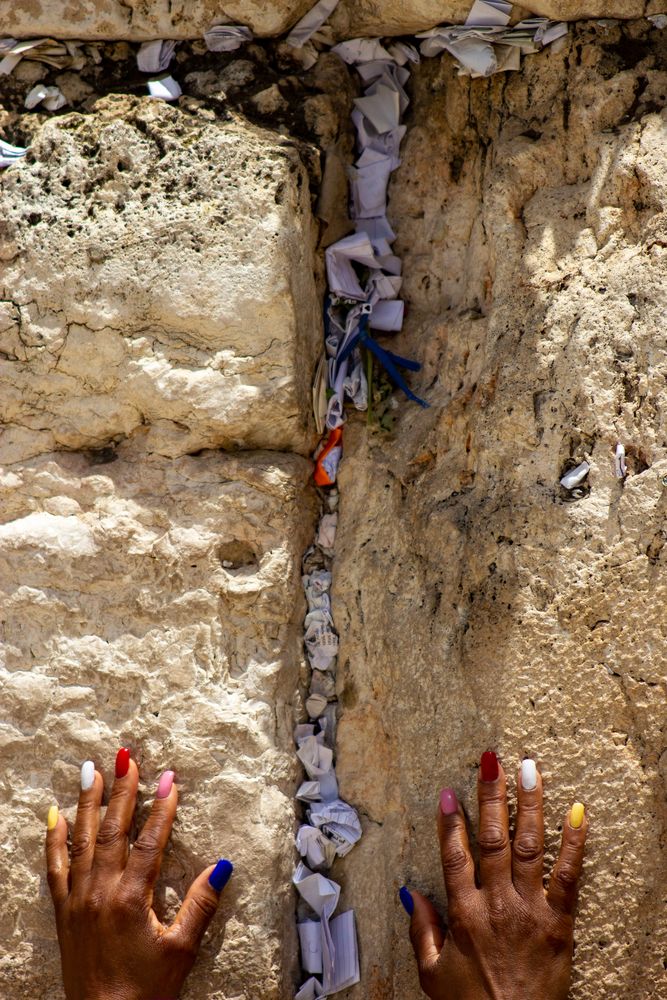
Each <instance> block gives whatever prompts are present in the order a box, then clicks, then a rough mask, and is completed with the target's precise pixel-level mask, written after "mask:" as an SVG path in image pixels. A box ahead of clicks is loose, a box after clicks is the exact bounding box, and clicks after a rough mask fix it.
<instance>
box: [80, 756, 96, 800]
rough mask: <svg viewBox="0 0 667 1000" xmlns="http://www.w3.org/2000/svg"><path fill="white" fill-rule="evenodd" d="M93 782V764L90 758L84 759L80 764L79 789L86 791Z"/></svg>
mask: <svg viewBox="0 0 667 1000" xmlns="http://www.w3.org/2000/svg"><path fill="white" fill-rule="evenodd" d="M94 783H95V765H94V764H93V762H92V760H85V761H84V762H83V764H82V765H81V791H82V792H87V791H88V789H89V788H92V787H93V785H94Z"/></svg>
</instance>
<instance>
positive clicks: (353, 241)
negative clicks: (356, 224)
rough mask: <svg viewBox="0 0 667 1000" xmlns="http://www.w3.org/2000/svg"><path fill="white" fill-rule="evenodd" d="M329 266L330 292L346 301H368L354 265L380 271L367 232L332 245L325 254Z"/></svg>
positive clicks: (346, 237)
mask: <svg viewBox="0 0 667 1000" xmlns="http://www.w3.org/2000/svg"><path fill="white" fill-rule="evenodd" d="M324 257H325V261H326V266H327V279H328V282H329V291H330V292H331V293H332V294H333V295H338V296H340V297H342V298H345V299H356V300H358V301H360V302H364V301H365V300H366V293H365V291H364V290H363V289H362V287H361V285H360V284H359V278H358V276H357V273H356V272H355V270H354V268H353V267H352V263H353V262H354V263H356V264H359V265H361V266H362V267H366V268H369V269H379V268H380V263H379V261H378V259H377V257H376V254H375V250H374V249H373V245H372V243H371V241H370V239H369V237H368V234H367V233H365V232H359V233H351V234H350V235H349V236H345V237H344V238H343V239H342V240H338V242H337V243H332V244H331V246H330V247H327V249H326V251H325V253H324Z"/></svg>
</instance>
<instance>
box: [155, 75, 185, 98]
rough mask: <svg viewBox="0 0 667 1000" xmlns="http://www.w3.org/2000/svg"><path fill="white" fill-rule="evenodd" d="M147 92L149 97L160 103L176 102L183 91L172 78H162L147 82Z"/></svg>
mask: <svg viewBox="0 0 667 1000" xmlns="http://www.w3.org/2000/svg"><path fill="white" fill-rule="evenodd" d="M148 92H149V94H150V95H151V97H157V98H158V100H160V101H176V100H177V99H178V98H179V97H180V96H181V94H182V93H183V91H182V90H181V87H180V84H179V83H178V82H177V81H176V80H174V78H173V76H162V77H160V78H159V79H158V80H149V81H148Z"/></svg>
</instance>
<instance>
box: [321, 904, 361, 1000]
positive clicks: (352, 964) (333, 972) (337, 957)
mask: <svg viewBox="0 0 667 1000" xmlns="http://www.w3.org/2000/svg"><path fill="white" fill-rule="evenodd" d="M330 933H331V947H332V953H333V961H332V962H331V963H328V962H327V960H326V942H325V940H324V937H323V939H322V967H323V972H324V994H325V996H331V995H332V994H333V993H340V991H341V990H346V989H349V987H350V986H354V984H355V983H358V982H359V979H360V975H359V951H358V947H357V929H356V926H355V922H354V910H346V912H345V913H341V914H340V915H339V916H337V917H335V918H334V919H333V920H332V921H331V924H330Z"/></svg>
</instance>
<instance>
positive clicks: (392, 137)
mask: <svg viewBox="0 0 667 1000" xmlns="http://www.w3.org/2000/svg"><path fill="white" fill-rule="evenodd" d="M351 118H352V124H353V125H354V127H355V130H356V133H357V146H358V148H359V149H360V150H362V151H363V150H366V149H372V150H374V151H375V152H376V153H383V154H384V155H385V156H389V157H391V169H392V170H396V169H397V168H398V167H400V165H401V157H400V156H399V151H400V147H401V142H402V141H403V137H404V136H405V133H406V131H407V127H406V126H405V125H398V126H397V127H396V128H392V129H390V130H389V131H388V132H384V133H379V132H378V131H377V129H376V128H375V127H374V126H373V125H372V124H371V122H370V121H369V120H368V118H366V116H365V115H364V114H363V112H362V111H361V110H360V109H359V108H356V109H355V110H354V111H353V112H352V115H351ZM347 169H348V170H349V169H350V168H349V167H348V168H347ZM383 214H384V213H383ZM357 218H359V216H357ZM385 222H386V219H385ZM386 225H387V229H385V230H384V231H383V232H382V234H381V235H382V236H383V237H384V238H385V239H386V238H390V239H392V240H393V239H395V235H394V234H393V230H392V229H391V227H390V226H389V225H388V223H387V224H386ZM387 230H388V231H387ZM369 235H371V234H370V233H369Z"/></svg>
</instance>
